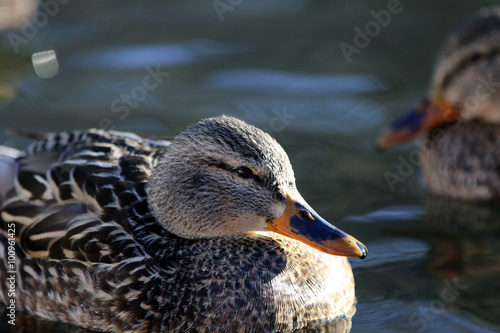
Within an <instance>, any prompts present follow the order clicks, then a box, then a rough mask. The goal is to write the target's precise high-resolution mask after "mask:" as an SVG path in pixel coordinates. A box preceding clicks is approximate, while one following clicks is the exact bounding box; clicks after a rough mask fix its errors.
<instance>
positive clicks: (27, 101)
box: [0, 0, 500, 333]
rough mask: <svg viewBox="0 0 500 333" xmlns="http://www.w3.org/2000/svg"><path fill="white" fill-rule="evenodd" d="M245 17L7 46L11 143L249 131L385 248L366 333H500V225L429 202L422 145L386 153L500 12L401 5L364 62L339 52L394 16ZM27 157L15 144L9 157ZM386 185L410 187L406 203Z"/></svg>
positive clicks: (469, 5) (366, 313) (191, 16)
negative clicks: (262, 134)
mask: <svg viewBox="0 0 500 333" xmlns="http://www.w3.org/2000/svg"><path fill="white" fill-rule="evenodd" d="M61 2H63V1H61ZM64 2H66V1H64ZM222 3H225V4H227V2H226V1H222ZM231 3H232V5H229V7H225V8H226V11H225V12H223V13H220V16H219V14H218V13H217V10H216V8H215V7H214V2H212V1H210V0H208V1H194V0H190V1H140V2H139V1H131V0H127V1H125V0H121V1H118V0H113V1H112V0H109V1H76V0H71V1H69V2H68V3H67V4H64V5H60V6H59V8H58V10H57V13H55V14H54V15H47V17H49V16H50V17H49V18H48V20H47V22H46V23H45V24H40V23H39V24H38V26H37V30H36V32H35V33H33V31H30V33H29V34H27V30H26V29H25V31H24V32H23V30H12V31H3V32H0V105H1V106H0V131H3V130H5V129H7V128H23V129H31V130H37V131H61V130H67V129H74V128H87V127H104V128H114V129H117V130H124V131H135V132H138V133H148V134H156V135H175V134H176V133H177V132H178V131H180V130H181V129H183V128H184V127H186V126H187V125H189V124H191V123H193V122H196V121H197V120H199V119H200V118H203V117H208V116H214V115H218V114H223V113H224V114H230V115H233V116H237V117H240V118H242V119H244V120H246V121H247V122H249V123H252V124H254V125H256V126H258V127H260V128H264V129H266V130H267V131H268V132H270V133H271V134H273V135H274V136H275V137H276V138H277V139H278V141H279V142H280V143H281V144H282V145H283V147H284V148H285V150H286V151H287V152H288V154H289V156H290V159H291V161H292V163H293V165H294V169H295V173H296V178H297V183H298V186H299V189H300V190H301V193H302V195H303V197H304V198H305V199H306V200H307V201H308V202H309V203H310V204H311V205H312V206H313V207H314V208H315V210H316V211H318V212H319V213H320V214H321V215H322V216H323V217H325V218H327V219H328V220H329V221H331V222H332V223H334V224H335V225H337V226H338V227H340V228H342V229H343V230H345V231H346V232H348V233H350V234H352V235H354V236H355V237H356V238H358V239H359V240H361V241H362V242H364V244H365V245H366V246H367V247H368V248H369V256H368V258H367V259H365V260H363V261H361V260H352V261H351V262H352V265H353V270H354V275H355V279H356V293H357V296H358V301H359V304H358V311H357V314H356V316H355V317H354V319H353V328H352V331H351V332H394V333H396V332H398V333H402V332H419V333H420V332H498V331H499V330H500V255H499V250H500V241H499V240H498V239H499V238H498V234H499V230H500V219H499V217H498V215H499V214H498V212H497V211H494V210H492V209H490V208H488V207H474V206H470V205H465V204H462V203H457V202H453V201H447V200H442V199H436V198H432V197H429V196H428V194H427V193H426V191H425V188H424V184H423V179H422V176H421V173H420V172H419V170H418V167H417V166H416V165H415V163H414V162H415V160H414V156H415V154H414V153H413V152H414V151H415V150H416V149H417V146H416V145H407V146H403V147H400V148H396V149H393V150H391V151H388V152H385V153H383V154H380V153H377V152H376V151H375V150H374V149H373V143H374V141H375V139H376V137H377V135H378V134H379V132H380V131H381V129H382V128H383V127H384V126H385V125H387V124H388V123H389V122H390V121H391V120H392V119H394V118H395V117H396V116H397V115H399V114H401V113H403V112H404V111H405V110H406V109H408V108H409V107H410V106H412V104H413V103H414V102H415V101H416V100H417V99H419V98H420V96H421V95H422V94H423V93H424V91H425V90H426V85H427V82H428V80H429V77H430V73H431V71H432V63H433V59H434V56H435V54H436V52H437V49H438V47H439V45H440V44H441V42H442V41H443V40H444V38H445V36H446V35H447V34H448V32H449V31H450V30H451V29H452V28H453V27H455V26H456V25H457V24H458V23H459V22H460V21H462V20H463V19H464V18H465V17H466V16H468V15H469V14H471V13H474V12H475V11H476V10H478V9H479V8H480V7H482V6H486V5H492V4H495V1H462V2H457V1H451V0H446V1H439V3H438V2H437V1H415V0H414V1H409V0H401V1H400V4H399V6H398V7H397V10H395V12H396V11H397V13H395V14H393V15H391V17H390V22H388V19H387V21H386V23H387V24H385V25H386V26H385V27H383V26H379V27H380V29H379V31H378V32H377V33H376V34H375V33H374V36H373V37H372V38H370V41H369V43H367V44H368V45H366V46H364V47H362V48H359V50H358V51H357V52H358V53H352V54H351V56H350V60H351V61H350V62H348V61H347V60H346V57H345V56H344V54H343V52H342V51H341V48H340V46H339V45H340V44H341V43H342V42H345V43H349V44H354V37H355V31H354V28H356V27H360V28H361V29H364V28H365V26H366V24H367V23H369V22H370V21H373V20H374V17H373V16H372V15H371V14H370V11H372V10H373V11H376V12H379V11H380V10H383V9H387V7H388V5H390V4H391V3H394V1H392V2H391V1H368V0H365V1H320V0H317V1H271V0H266V1H264V0H261V1H250V0H242V1H233V2H231ZM215 4H216V5H217V2H216V3H215ZM9 32H10V33H15V34H16V36H17V37H18V38H21V39H14V40H15V42H14V43H13V42H12V41H13V38H14V35H12V34H10V35H9ZM20 40H22V41H20ZM46 50H55V51H56V53H57V57H58V60H59V70H58V72H57V75H55V76H54V77H52V78H49V79H42V78H40V77H38V76H37V75H36V74H35V72H34V70H33V66H32V64H31V60H30V57H31V55H32V54H33V53H34V52H40V51H46ZM151 71H156V73H158V74H157V75H156V78H157V79H156V81H147V82H146V83H145V81H144V80H145V78H146V77H147V75H150V72H151ZM146 80H150V79H146ZM146 88H147V89H146ZM144 92H145V94H144ZM127 95H130V96H131V97H127ZM27 143H28V141H24V140H21V139H13V138H9V137H7V136H6V135H4V134H3V133H0V144H4V145H10V146H16V147H19V148H21V147H23V146H24V145H26V144H27ZM412 158H413V159H412ZM402 161H403V162H402ZM398 168H399V169H398ZM386 172H391V173H394V174H398V172H399V174H400V175H403V179H404V181H401V182H398V183H395V184H392V185H393V186H392V188H391V186H390V184H389V183H388V182H387V179H386V177H384V174H386ZM3 329H6V328H5V327H4V328H3ZM1 330H2V327H0V331H1ZM49 331H50V330H49ZM52 331H53V332H55V331H65V328H64V327H62V328H61V327H59V328H57V329H53V330H52Z"/></svg>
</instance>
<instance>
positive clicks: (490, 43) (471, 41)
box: [430, 7, 500, 122]
mask: <svg viewBox="0 0 500 333" xmlns="http://www.w3.org/2000/svg"><path fill="white" fill-rule="evenodd" d="M436 93H438V94H440V93H442V94H444V96H445V97H446V99H447V100H448V101H449V102H450V103H451V104H452V105H454V106H457V107H458V108H459V109H460V110H461V113H462V118H463V119H465V120H467V119H480V120H484V121H491V122H498V121H500V110H499V109H498V107H496V105H498V103H500V7H494V8H486V9H483V10H482V11H481V12H480V13H479V14H478V15H476V16H474V17H472V18H471V19H470V20H469V21H467V22H466V23H465V24H464V25H462V26H460V27H459V28H458V29H457V30H455V31H454V32H453V33H452V34H451V35H450V36H449V38H448V40H447V42H446V43H445V45H444V46H443V48H442V49H441V52H440V54H439V56H438V59H437V62H436V66H435V70H434V77H433V79H432V85H431V92H430V94H431V96H432V95H433V94H436Z"/></svg>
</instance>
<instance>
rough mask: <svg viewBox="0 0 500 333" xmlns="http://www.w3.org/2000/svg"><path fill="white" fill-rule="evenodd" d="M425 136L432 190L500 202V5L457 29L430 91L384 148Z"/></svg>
mask: <svg viewBox="0 0 500 333" xmlns="http://www.w3.org/2000/svg"><path fill="white" fill-rule="evenodd" d="M422 135H427V139H426V140H425V141H424V143H423V144H422V145H421V147H420V148H421V150H420V160H421V166H422V170H423V174H424V175H425V179H426V185H427V188H428V190H429V192H430V193H431V194H433V195H436V196H442V197H448V198H452V199H457V200H462V201H470V202H476V203H484V204H493V205H497V204H499V203H500V7H492V8H485V9H482V10H481V11H480V12H479V13H477V14H476V15H474V16H473V17H471V18H470V19H468V20H467V21H466V22H465V23H463V24H462V25H460V26H459V27H458V28H457V29H455V31H453V32H452V33H451V34H450V35H449V37H448V39H447V40H446V42H445V43H444V45H443V46H442V48H441V51H440V52H439V55H438V57H437V60H436V62H435V68H434V74H433V75H432V80H431V84H430V88H429V90H428V92H427V94H426V96H425V97H424V98H423V99H422V100H421V101H420V102H419V103H417V105H416V106H415V107H414V108H413V109H412V110H410V112H409V113H408V114H406V115H404V116H403V117H401V118H400V119H398V120H396V121H395V122H394V123H393V124H392V125H391V126H390V127H389V129H387V130H386V131H385V132H384V133H383V134H382V136H381V137H380V138H379V139H378V142H377V147H378V148H379V149H386V148H389V147H392V146H395V145H398V144H402V143H405V142H409V141H412V140H414V139H416V138H418V137H420V136H422Z"/></svg>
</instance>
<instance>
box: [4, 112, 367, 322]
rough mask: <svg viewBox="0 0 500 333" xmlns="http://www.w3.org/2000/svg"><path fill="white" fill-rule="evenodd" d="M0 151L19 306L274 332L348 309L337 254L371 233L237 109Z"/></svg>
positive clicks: (46, 314) (94, 318) (343, 264)
mask: <svg viewBox="0 0 500 333" xmlns="http://www.w3.org/2000/svg"><path fill="white" fill-rule="evenodd" d="M0 152H1V150H0ZM0 161H3V162H2V163H0V164H1V165H3V168H4V169H8V168H9V167H10V168H11V171H10V174H12V175H13V177H11V176H9V177H7V178H8V179H0V180H1V182H2V184H3V187H4V188H3V189H0V190H1V191H0V193H3V194H2V201H1V210H0V227H1V231H2V232H1V233H0V248H1V249H0V253H4V254H8V255H4V256H3V258H2V260H0V281H1V282H0V286H1V292H0V300H1V301H2V302H3V303H4V304H6V305H10V304H12V302H13V303H14V304H15V308H16V309H17V310H20V311H23V312H24V313H28V314H30V315H33V316H37V317H41V318H44V319H47V320H50V321H54V322H63V323H69V324H73V325H77V326H80V327H84V328H88V329H91V330H94V331H104V332H107V331H110V332H275V331H291V330H296V329H300V328H304V327H307V328H309V327H317V326H320V325H326V324H329V323H335V321H339V320H342V319H345V318H351V317H352V316H353V315H354V313H355V311H356V297H355V292H354V278H353V274H352V269H351V266H350V263H349V261H348V260H347V257H359V258H365V257H366V255H367V249H366V247H365V246H364V245H363V244H362V243H361V242H359V241H358V240H356V239H355V238H354V237H352V236H350V235H348V234H346V233H345V232H343V231H342V230H340V229H338V228H337V227H335V226H333V225H332V224H330V223H328V222H327V221H326V220H324V219H323V218H322V217H321V216H320V215H318V213H316V212H315V211H314V210H313V209H312V208H311V207H310V206H309V205H308V204H307V202H306V201H305V200H304V199H303V198H302V196H301V195H300V193H299V192H298V190H297V187H296V183H295V178H294V173H293V169H292V166H291V164H290V161H289V158H288V156H287V154H286V152H285V151H284V150H283V148H282V147H281V146H280V145H279V144H278V143H277V141H276V140H275V139H274V138H272V137H271V136H270V135H269V134H267V133H265V132H263V131H262V130H260V129H258V128H256V127H254V126H252V125H249V124H247V123H246V122H244V121H242V120H239V119H237V118H234V117H230V116H225V115H223V116H218V117H213V118H207V119H203V120H201V121H199V122H197V123H195V124H193V125H191V126H189V127H187V128H186V129H184V130H183V131H181V132H180V133H179V134H178V135H177V136H175V137H174V138H173V139H172V140H166V139H161V138H152V137H145V136H139V135H136V134H133V133H128V132H118V131H104V130H102V129H88V130H74V131H67V132H61V133H52V134H47V135H45V136H44V137H43V138H40V139H39V140H36V141H35V142H33V143H32V144H31V145H29V146H28V147H27V148H26V149H24V150H23V151H20V152H18V153H12V150H11V151H10V153H5V154H3V157H2V160H0ZM3 174H4V173H3ZM5 174H8V172H6V173H5ZM9 251H10V252H9ZM13 257H15V260H14V261H13ZM9 278H12V279H9ZM12 281H14V282H12ZM13 285H14V286H13ZM12 287H15V288H14V289H15V293H13V294H11V293H9V290H12Z"/></svg>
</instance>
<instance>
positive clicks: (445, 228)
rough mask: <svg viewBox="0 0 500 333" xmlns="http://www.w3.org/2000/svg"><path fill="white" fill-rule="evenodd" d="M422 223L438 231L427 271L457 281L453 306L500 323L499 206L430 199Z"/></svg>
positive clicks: (492, 322)
mask: <svg viewBox="0 0 500 333" xmlns="http://www.w3.org/2000/svg"><path fill="white" fill-rule="evenodd" d="M424 223H425V224H427V225H429V226H430V227H431V228H432V230H433V231H434V233H435V236H434V237H433V238H432V239H429V242H430V243H431V244H432V251H431V253H429V259H430V260H429V264H428V267H427V269H428V271H429V272H431V273H432V274H435V275H437V276H439V277H442V278H444V279H447V280H452V281H454V282H457V285H458V284H459V287H458V288H456V289H455V290H454V291H453V293H454V294H455V295H454V296H455V297H454V298H453V297H452V298H451V299H450V302H449V303H450V306H455V307H458V308H461V309H465V310H467V312H469V313H471V314H472V315H474V316H475V317H477V318H479V319H481V320H484V321H485V322H487V323H491V324H497V325H500V298H499V297H498V295H500V237H499V235H500V208H498V207H488V206H483V205H475V204H471V203H464V202H460V201H454V200H450V199H442V198H429V199H428V200H426V215H425V217H424ZM499 327H500V326H499Z"/></svg>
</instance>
